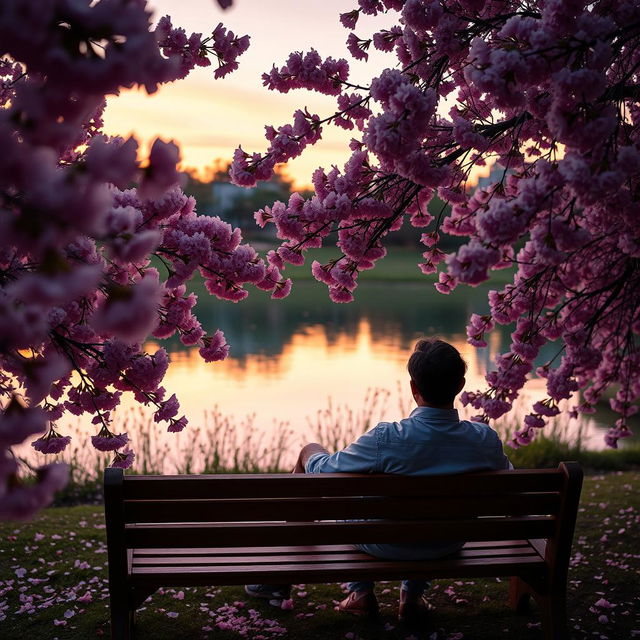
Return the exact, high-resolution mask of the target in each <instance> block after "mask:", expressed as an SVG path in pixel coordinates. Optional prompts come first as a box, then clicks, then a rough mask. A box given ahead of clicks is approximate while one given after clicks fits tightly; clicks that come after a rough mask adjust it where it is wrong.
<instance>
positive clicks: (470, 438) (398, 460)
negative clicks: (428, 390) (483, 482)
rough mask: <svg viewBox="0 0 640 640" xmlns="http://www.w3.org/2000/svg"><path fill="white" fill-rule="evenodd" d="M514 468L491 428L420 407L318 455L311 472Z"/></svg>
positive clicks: (418, 472)
mask: <svg viewBox="0 0 640 640" xmlns="http://www.w3.org/2000/svg"><path fill="white" fill-rule="evenodd" d="M510 468H513V467H512V466H511V463H510V462H509V459H508V458H507V456H506V455H505V454H504V451H503V449H502V442H501V441H500V437H499V436H498V434H497V433H496V432H495V431H494V430H493V429H491V427H489V426H487V425H486V424H482V423H480V422H469V421H468V420H460V418H459V417H458V412H457V411H456V410H455V409H433V408H431V407H417V408H416V409H414V410H413V411H412V412H411V414H410V415H409V417H408V418H405V419H404V420H401V421H400V422H380V423H379V424H378V425H377V426H375V427H374V428H373V429H370V430H369V431H367V432H366V433H364V434H363V435H361V436H360V437H359V438H358V439H357V440H356V441H355V442H353V443H352V444H350V445H349V446H348V447H347V448H346V449H343V450H342V451H338V452H337V453H334V454H331V455H330V454H327V453H316V454H314V455H312V456H311V457H310V458H309V460H308V462H307V465H306V472H307V473H337V472H344V473H399V474H402V475H410V476H421V475H435V474H441V473H442V474H445V473H465V472H468V471H490V470H493V469H510Z"/></svg>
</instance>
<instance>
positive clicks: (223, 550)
mask: <svg viewBox="0 0 640 640" xmlns="http://www.w3.org/2000/svg"><path fill="white" fill-rule="evenodd" d="M530 544H531V543H530V541H529V540H504V541H503V540H484V541H476V542H467V543H466V544H465V545H464V548H465V549H490V548H494V547H510V548H513V547H528V546H530ZM324 550H331V551H332V552H336V553H337V552H339V551H343V552H348V551H353V550H354V547H353V545H350V544H332V545H306V546H304V545H292V546H282V547H189V548H183V549H181V548H179V547H175V548H171V549H162V548H157V549H156V548H151V549H144V548H143V549H134V553H135V554H136V556H144V555H151V556H156V557H158V556H160V555H171V556H178V555H235V554H241V553H271V554H278V553H282V554H286V553H319V552H321V551H324Z"/></svg>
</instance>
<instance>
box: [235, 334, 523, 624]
mask: <svg viewBox="0 0 640 640" xmlns="http://www.w3.org/2000/svg"><path fill="white" fill-rule="evenodd" d="M407 368H408V371H409V376H410V385H411V392H412V394H413V397H414V399H415V401H416V403H417V405H418V406H417V407H416V408H415V409H414V410H413V411H412V412H411V414H410V415H409V417H408V418H405V419H404V420H401V421H400V422H381V423H379V424H378V425H377V426H375V427H374V428H373V429H371V430H370V431H368V432H367V433H365V434H363V435H362V436H360V437H359V438H358V439H357V440H356V441H355V442H353V443H352V444H350V445H349V446H348V447H346V448H345V449H343V450H342V451H338V452H337V453H334V454H329V452H328V451H327V450H326V449H325V448H324V447H322V446H321V445H319V444H317V443H311V444H307V445H306V446H304V447H303V449H302V451H301V452H300V455H299V457H298V461H297V463H296V468H295V469H294V472H297V473H305V472H306V473H338V472H342V473H394V474H402V475H434V474H449V473H466V472H471V471H491V470H499V469H509V468H513V467H512V465H511V463H510V462H509V460H508V458H507V457H506V456H505V454H504V451H503V449H502V442H501V441H500V438H499V436H498V434H497V433H496V432H495V431H494V430H493V429H491V428H490V427H488V426H487V425H486V424H482V423H478V422H469V421H467V420H460V418H459V417H458V412H457V410H456V409H454V408H453V401H454V398H455V397H456V396H457V395H458V394H459V393H460V392H461V391H462V388H463V387H464V383H465V377H464V376H465V372H466V369H467V365H466V363H465V362H464V360H463V359H462V357H461V356H460V353H459V352H458V350H457V349H456V348H455V347H453V346H452V345H450V344H448V343H446V342H443V341H442V340H437V339H429V340H427V339H425V340H419V341H418V343H417V344H416V346H415V349H414V352H413V353H412V354H411V357H410V358H409V362H408V366H407ZM463 544H464V542H463V541H443V542H425V543H415V544H357V545H355V547H356V548H357V549H359V550H361V551H364V552H366V553H369V554H370V555H372V556H375V557H377V558H383V559H389V560H426V559H430V558H438V557H442V556H445V555H448V554H450V553H455V552H457V551H458V550H459V549H460V548H461V547H462V546H463ZM428 584H429V583H428V582H427V581H426V580H405V581H403V583H402V588H401V590H400V606H399V611H398V617H399V619H400V621H402V622H405V623H408V624H411V623H415V622H416V621H418V619H419V618H420V616H421V614H423V613H424V612H425V611H426V610H427V606H428V605H427V603H426V601H425V599H424V596H423V594H424V591H425V589H426V588H427V586H428ZM348 587H349V595H348V596H347V598H345V599H344V600H343V601H342V602H341V603H340V604H339V605H338V609H339V610H340V611H344V612H347V613H351V614H355V615H366V614H375V613H377V611H378V602H377V600H376V597H375V594H374V591H373V588H374V583H373V582H351V583H349V585H348ZM245 591H246V592H247V594H249V595H251V596H254V597H258V598H266V599H268V600H277V601H281V600H283V599H288V598H289V593H290V586H289V585H247V586H246V587H245Z"/></svg>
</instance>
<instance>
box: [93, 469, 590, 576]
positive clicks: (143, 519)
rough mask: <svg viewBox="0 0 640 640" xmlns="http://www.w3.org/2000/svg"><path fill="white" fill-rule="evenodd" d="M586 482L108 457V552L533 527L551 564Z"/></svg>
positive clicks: (528, 530) (561, 556)
mask: <svg viewBox="0 0 640 640" xmlns="http://www.w3.org/2000/svg"><path fill="white" fill-rule="evenodd" d="M581 486H582V470H581V469H580V466H579V465H578V464H577V463H571V462H570V463H561V464H560V466H559V467H558V469H536V470H515V471H492V472H482V473H470V474H461V475H446V476H395V475H361V474H308V475H303V474H300V475H292V474H271V475H257V474H256V475H235V474H234V475H201V476H125V475H124V474H123V472H122V470H121V469H114V468H109V469H107V470H106V472H105V510H106V520H107V536H108V543H109V554H110V556H109V562H110V564H111V562H112V560H113V562H114V563H116V564H118V565H119V566H120V568H121V569H123V563H124V568H126V550H127V549H131V548H165V549H166V548H172V547H191V548H194V547H196V548H197V547H234V546H249V545H256V544H259V545H260V546H287V545H293V544H303V545H305V544H344V543H357V542H360V543H374V542H380V543H382V542H396V543H397V542H416V541H425V540H465V541H482V540H518V539H531V538H536V539H545V540H547V541H548V543H547V545H546V555H547V557H548V559H549V561H550V563H552V564H555V563H556V562H558V561H560V563H561V564H568V560H569V554H570V549H571V541H572V538H573V530H574V525H575V519H576V514H577V510H578V501H579V497H580V489H581ZM367 519H369V521H366V520H367ZM371 519H374V520H373V521H371ZM341 520H362V521H360V522H341ZM314 521H315V522H314ZM113 569H114V570H115V567H114V568H113Z"/></svg>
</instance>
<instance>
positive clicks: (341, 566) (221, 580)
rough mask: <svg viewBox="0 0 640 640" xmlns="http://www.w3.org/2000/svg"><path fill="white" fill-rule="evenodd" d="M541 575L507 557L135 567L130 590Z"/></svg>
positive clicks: (530, 561) (540, 568) (526, 560)
mask: <svg viewBox="0 0 640 640" xmlns="http://www.w3.org/2000/svg"><path fill="white" fill-rule="evenodd" d="M533 571H536V572H540V573H544V571H545V564H544V561H543V560H542V559H541V558H540V557H539V556H530V555H522V556H511V557H506V558H492V559H491V562H490V563H487V560H486V559H485V558H466V559H460V560H457V559H451V558H447V559H446V561H444V562H443V561H438V560H433V561H422V562H415V561H414V562H407V563H406V565H405V564H400V563H398V562H393V561H387V560H372V561H370V562H367V563H365V562H335V563H333V564H331V565H319V566H317V567H312V566H310V565H308V564H298V563H291V564H284V563H283V564H272V565H259V566H256V567H247V566H237V565H221V566H220V565H219V566H216V567H215V568H214V569H213V570H212V569H211V567H208V566H189V567H160V568H158V567H134V568H133V570H132V574H131V577H132V582H133V584H134V585H145V584H150V585H154V584H158V582H159V581H160V582H162V584H163V585H166V586H191V585H194V586H195V585H200V584H203V585H232V584H248V583H251V582H255V581H258V582H259V581H260V580H261V579H263V578H264V576H265V575H268V576H269V580H270V581H271V582H273V583H275V584H279V583H288V582H291V583H295V582H296V580H299V579H300V576H301V575H304V576H305V580H306V581H308V582H343V581H352V580H366V579H373V578H375V579H376V580H397V579H407V578H420V577H424V578H429V577H431V576H437V577H457V576H464V577H477V576H485V575H488V576H500V575H514V574H526V573H531V572H533Z"/></svg>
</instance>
